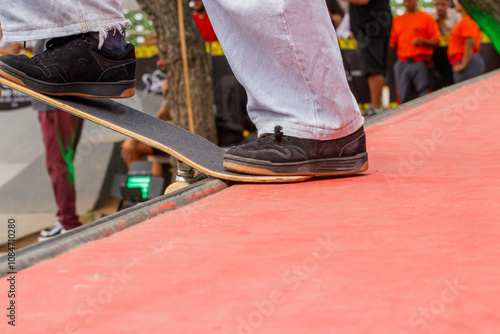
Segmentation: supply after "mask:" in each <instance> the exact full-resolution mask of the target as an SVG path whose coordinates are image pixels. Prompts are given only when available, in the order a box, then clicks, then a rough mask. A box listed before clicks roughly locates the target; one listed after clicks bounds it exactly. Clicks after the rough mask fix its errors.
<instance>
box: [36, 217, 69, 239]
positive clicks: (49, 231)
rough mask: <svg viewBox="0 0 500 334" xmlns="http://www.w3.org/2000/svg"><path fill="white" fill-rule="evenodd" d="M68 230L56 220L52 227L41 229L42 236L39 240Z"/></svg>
mask: <svg viewBox="0 0 500 334" xmlns="http://www.w3.org/2000/svg"><path fill="white" fill-rule="evenodd" d="M66 232H67V230H66V229H65V228H64V226H62V224H61V223H60V222H56V223H55V224H54V225H52V226H51V227H48V228H46V229H44V230H41V231H40V237H39V238H38V241H44V240H47V239H50V238H52V237H55V236H56V235H60V234H63V233H66Z"/></svg>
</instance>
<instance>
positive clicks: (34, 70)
mask: <svg viewBox="0 0 500 334" xmlns="http://www.w3.org/2000/svg"><path fill="white" fill-rule="evenodd" d="M0 5H3V6H2V8H3V9H2V11H1V12H0V22H1V23H2V28H3V29H4V35H5V38H6V40H10V41H16V40H33V39H41V38H47V37H57V38H54V39H52V40H50V41H49V42H48V43H47V50H46V51H44V52H43V53H42V54H40V55H37V56H35V57H33V58H28V57H26V56H25V55H5V56H2V57H0V75H1V76H3V77H5V78H7V79H9V80H12V81H14V82H16V83H18V84H20V85H22V86H26V87H29V88H31V89H34V90H36V91H39V92H42V93H45V94H50V95H79V96H89V97H116V98H123V97H130V96H132V95H134V93H135V50H134V46H133V45H132V44H127V43H126V40H125V30H124V28H125V27H126V26H128V25H129V24H130V22H129V21H128V20H126V19H125V18H124V16H123V14H122V13H121V6H120V5H119V3H118V1H117V0H106V1H97V0H91V1H85V2H81V1H69V0H65V1H59V2H54V1H52V2H43V1H21V2H19V1H18V2H12V3H10V2H9V3H7V1H5V0H0ZM108 32H109V33H108Z"/></svg>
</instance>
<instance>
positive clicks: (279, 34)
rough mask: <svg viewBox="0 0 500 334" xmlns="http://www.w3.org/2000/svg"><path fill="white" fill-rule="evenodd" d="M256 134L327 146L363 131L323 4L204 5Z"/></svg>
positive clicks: (227, 1) (266, 0)
mask: <svg viewBox="0 0 500 334" xmlns="http://www.w3.org/2000/svg"><path fill="white" fill-rule="evenodd" d="M204 4H205V8H206V9H207V12H208V15H209V17H210V19H211V21H212V25H213V27H214V29H215V31H216V33H217V36H218V38H219V40H220V42H221V44H222V47H223V48H224V52H225V55H226V57H227V59H228V61H229V63H230V65H231V68H232V69H233V72H234V73H235V75H236V77H237V79H238V81H239V82H240V83H241V84H242V85H243V86H244V87H245V89H246V91H247V93H248V100H249V101H248V112H249V115H250V118H251V119H252V121H253V122H254V124H255V125H256V127H257V129H258V131H259V134H264V133H273V131H274V127H275V126H277V125H281V126H282V127H283V132H284V134H285V135H290V136H295V137H300V138H307V139H315V140H330V139H336V138H340V137H344V136H347V135H349V134H351V133H353V132H354V131H356V130H357V129H359V128H360V127H361V126H362V124H363V117H362V116H361V113H360V112H359V108H358V105H357V103H356V100H355V98H354V96H353V94H352V93H351V91H350V89H349V85H348V83H347V79H346V76H345V72H344V67H343V63H342V58H341V55H340V50H339V46H338V42H337V39H336V35H335V31H334V28H333V26H332V23H331V21H330V18H329V15H328V10H327V7H326V4H325V2H324V1H323V0H314V1H303V0H248V1H233V0H205V1H204Z"/></svg>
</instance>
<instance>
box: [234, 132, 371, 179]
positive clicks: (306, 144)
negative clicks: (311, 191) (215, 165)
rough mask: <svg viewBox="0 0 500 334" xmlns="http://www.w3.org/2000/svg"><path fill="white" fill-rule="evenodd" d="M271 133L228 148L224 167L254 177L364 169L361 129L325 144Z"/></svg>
mask: <svg viewBox="0 0 500 334" xmlns="http://www.w3.org/2000/svg"><path fill="white" fill-rule="evenodd" d="M274 131H275V133H274V134H265V135H263V136H261V137H260V138H258V139H257V140H255V141H253V142H250V143H247V144H243V145H240V146H235V147H233V148H231V149H229V150H228V151H227V152H226V154H225V155H224V167H225V168H226V169H228V170H231V171H234V172H238V173H244V174H254V175H343V174H353V173H360V172H364V171H365V170H367V169H368V154H367V153H366V136H365V131H364V129H363V127H361V128H360V129H359V130H358V131H356V132H354V133H353V134H350V135H349V136H346V137H343V138H339V139H335V140H326V141H321V140H312V139H302V138H296V137H290V136H285V135H284V134H283V132H282V128H281V126H277V127H275V129H274Z"/></svg>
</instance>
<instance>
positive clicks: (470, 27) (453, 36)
mask: <svg viewBox="0 0 500 334" xmlns="http://www.w3.org/2000/svg"><path fill="white" fill-rule="evenodd" d="M467 37H472V38H475V39H476V43H475V44H474V50H473V51H472V53H473V54H476V53H478V52H479V48H480V47H481V37H482V36H481V30H480V29H479V26H478V25H477V23H476V22H474V21H473V20H472V19H471V18H470V16H469V15H464V16H463V17H462V20H460V22H458V24H457V25H456V26H455V27H453V29H451V32H450V38H449V40H448V58H449V59H450V63H451V64H452V65H454V64H456V63H458V62H459V61H460V60H462V58H463V57H464V48H465V38H467Z"/></svg>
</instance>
